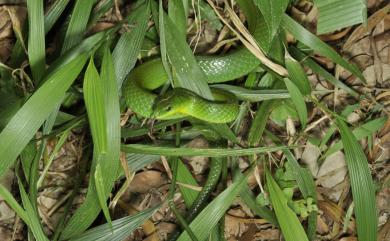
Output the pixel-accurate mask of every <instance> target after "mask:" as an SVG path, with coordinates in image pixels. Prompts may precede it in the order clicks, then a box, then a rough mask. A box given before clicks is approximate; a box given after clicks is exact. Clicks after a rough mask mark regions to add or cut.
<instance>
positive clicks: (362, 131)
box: [321, 117, 387, 158]
mask: <svg viewBox="0 0 390 241" xmlns="http://www.w3.org/2000/svg"><path fill="white" fill-rule="evenodd" d="M386 121H387V118H386V117H382V118H378V119H374V120H371V121H368V122H366V123H364V124H363V125H362V126H360V127H356V128H355V129H354V130H353V131H352V134H353V135H354V136H355V138H356V139H357V140H361V139H363V138H365V137H368V136H371V135H372V134H373V133H375V132H376V131H378V130H380V129H381V128H382V127H383V125H384V124H385V122H386ZM342 148H343V142H342V141H338V142H336V143H335V144H333V145H332V146H331V147H329V149H328V150H327V151H326V152H325V154H324V155H322V157H321V158H325V157H327V156H329V155H331V154H333V153H335V152H337V151H339V150H341V149H342Z"/></svg>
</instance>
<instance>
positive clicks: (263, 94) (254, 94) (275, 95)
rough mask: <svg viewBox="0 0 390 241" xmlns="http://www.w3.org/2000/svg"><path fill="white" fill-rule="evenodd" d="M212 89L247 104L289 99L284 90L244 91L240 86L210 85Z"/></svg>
mask: <svg viewBox="0 0 390 241" xmlns="http://www.w3.org/2000/svg"><path fill="white" fill-rule="evenodd" d="M211 87H212V88H217V89H222V90H226V91H229V92H230V93H232V94H234V95H235V96H236V97H237V99H239V100H245V101H249V102H260V101H264V100H274V99H286V98H290V94H289V93H288V91H286V90H284V89H280V90H276V89H259V90H256V89H246V88H243V87H240V86H235V85H226V84H219V85H212V86H211Z"/></svg>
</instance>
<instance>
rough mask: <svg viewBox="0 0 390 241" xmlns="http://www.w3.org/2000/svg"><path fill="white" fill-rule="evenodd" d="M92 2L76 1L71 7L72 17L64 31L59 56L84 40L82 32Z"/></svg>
mask: <svg viewBox="0 0 390 241" xmlns="http://www.w3.org/2000/svg"><path fill="white" fill-rule="evenodd" d="M93 3H94V0H77V1H76V4H75V5H74V7H73V11H72V15H71V18H70V22H69V25H68V29H67V30H66V34H65V39H64V43H63V45H62V50H61V54H64V53H65V52H66V51H68V50H69V49H71V48H72V47H74V46H75V45H77V44H78V43H80V41H81V40H82V39H83V38H84V32H85V30H86V27H87V23H88V19H89V15H90V13H91V9H92V4H93Z"/></svg>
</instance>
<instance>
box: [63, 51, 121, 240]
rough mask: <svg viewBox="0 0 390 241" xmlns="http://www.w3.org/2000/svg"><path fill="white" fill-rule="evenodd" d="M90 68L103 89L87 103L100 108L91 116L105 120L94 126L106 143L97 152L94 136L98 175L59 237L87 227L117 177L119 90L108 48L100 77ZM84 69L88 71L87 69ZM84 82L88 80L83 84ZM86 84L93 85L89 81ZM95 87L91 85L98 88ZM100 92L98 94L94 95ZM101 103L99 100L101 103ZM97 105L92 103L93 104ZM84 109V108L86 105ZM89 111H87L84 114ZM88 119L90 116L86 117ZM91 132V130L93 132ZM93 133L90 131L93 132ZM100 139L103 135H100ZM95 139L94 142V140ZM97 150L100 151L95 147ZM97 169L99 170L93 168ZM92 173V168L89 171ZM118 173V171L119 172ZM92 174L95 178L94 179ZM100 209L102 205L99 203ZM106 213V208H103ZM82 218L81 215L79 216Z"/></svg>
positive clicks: (78, 231)
mask: <svg viewBox="0 0 390 241" xmlns="http://www.w3.org/2000/svg"><path fill="white" fill-rule="evenodd" d="M91 68H92V70H93V71H92V72H91V74H93V75H94V76H95V77H94V80H95V81H101V83H100V84H99V82H98V83H95V84H97V85H98V86H99V85H101V88H102V89H104V90H105V91H104V92H103V91H97V92H95V94H96V96H95V94H92V93H91V94H92V97H96V98H98V100H96V101H97V102H95V101H93V102H92V103H91V102H88V101H86V103H87V102H88V103H89V104H87V105H90V106H95V108H98V109H100V108H101V109H102V110H98V111H95V112H96V113H95V114H97V113H99V114H98V115H97V116H96V117H94V118H100V119H101V121H102V120H105V121H104V122H105V123H104V125H103V124H100V125H99V126H100V127H98V128H97V130H99V131H100V132H104V133H105V134H102V133H100V134H98V135H97V136H102V135H103V136H105V137H104V138H106V140H105V141H104V142H105V143H106V144H104V146H106V148H104V149H105V151H104V152H102V151H101V149H102V148H101V147H100V148H99V145H100V144H99V142H100V141H99V140H95V139H94V144H95V145H96V144H97V146H95V148H96V147H97V149H96V150H95V152H94V161H93V166H92V169H94V167H95V166H100V168H101V170H102V171H100V172H101V174H103V170H104V175H101V174H99V173H98V174H96V173H95V175H94V176H92V177H94V178H92V177H91V179H90V182H91V183H94V184H95V185H96V188H95V185H94V184H91V185H89V188H88V193H87V197H86V200H85V202H84V204H83V205H82V206H81V207H80V208H79V209H78V210H77V212H76V213H75V214H74V216H73V217H72V218H71V219H70V221H69V223H68V224H67V226H66V227H65V229H64V232H63V234H62V236H63V237H66V238H69V237H72V236H74V235H77V234H79V233H81V232H82V231H84V230H85V229H86V228H88V226H89V225H90V224H91V223H92V222H93V220H94V219H95V218H96V216H97V215H98V214H99V211H100V205H103V204H105V201H106V199H107V197H108V195H109V193H110V192H111V189H112V187H113V184H114V182H115V180H116V179H117V177H118V172H119V170H118V169H119V155H120V126H119V118H120V114H119V93H118V87H117V82H116V81H115V79H116V78H115V73H114V66H113V61H112V58H111V54H110V52H109V49H108V48H107V46H106V48H105V50H104V56H103V61H102V68H101V76H100V77H99V75H98V74H97V71H96V69H94V68H93V66H92V67H91ZM87 72H88V71H87ZM87 84H88V83H87ZM90 84H93V82H92V83H90ZM98 86H95V87H98ZM99 92H100V94H98V93H99ZM101 102H102V103H101ZM97 104H98V105H99V106H100V108H99V106H96V105H97ZM87 110H88V108H87ZM88 114H89V113H88ZM95 121H96V120H95V119H92V122H95ZM90 122H91V119H90ZM91 128H93V125H91ZM93 133H94V132H92V134H93ZM93 135H94V134H93ZM101 138H103V137H101ZM95 141H97V143H95ZM99 149H100V150H99ZM99 151H100V153H99ZM96 171H97V172H99V171H98V170H97V169H96ZM92 172H93V171H92ZM119 175H120V173H119ZM95 177H96V179H95ZM102 208H104V209H105V208H106V205H104V206H102ZM105 212H106V214H107V213H108V211H107V210H106V211H105ZM80 217H82V218H80Z"/></svg>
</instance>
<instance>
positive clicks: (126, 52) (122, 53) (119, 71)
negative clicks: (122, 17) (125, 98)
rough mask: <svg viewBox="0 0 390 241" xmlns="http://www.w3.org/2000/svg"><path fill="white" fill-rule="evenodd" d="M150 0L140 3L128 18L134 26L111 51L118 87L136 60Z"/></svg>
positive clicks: (130, 24) (143, 34)
mask: <svg viewBox="0 0 390 241" xmlns="http://www.w3.org/2000/svg"><path fill="white" fill-rule="evenodd" d="M149 14H150V1H148V0H147V1H146V2H145V3H143V4H142V5H140V6H139V7H138V8H137V9H136V10H135V11H134V12H133V14H131V15H130V17H129V18H128V24H129V26H135V27H133V29H132V30H131V31H130V32H126V33H124V34H122V36H121V37H120V38H119V40H118V43H117V44H116V46H115V48H114V51H113V53H112V55H113V59H114V66H115V76H116V78H117V85H118V88H119V89H120V87H121V86H122V83H123V81H124V80H125V78H126V76H127V75H128V74H129V73H130V71H131V70H132V69H133V68H134V66H135V63H136V62H137V56H138V54H139V51H140V49H141V46H142V42H143V40H144V37H145V33H146V29H147V26H148V19H149Z"/></svg>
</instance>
